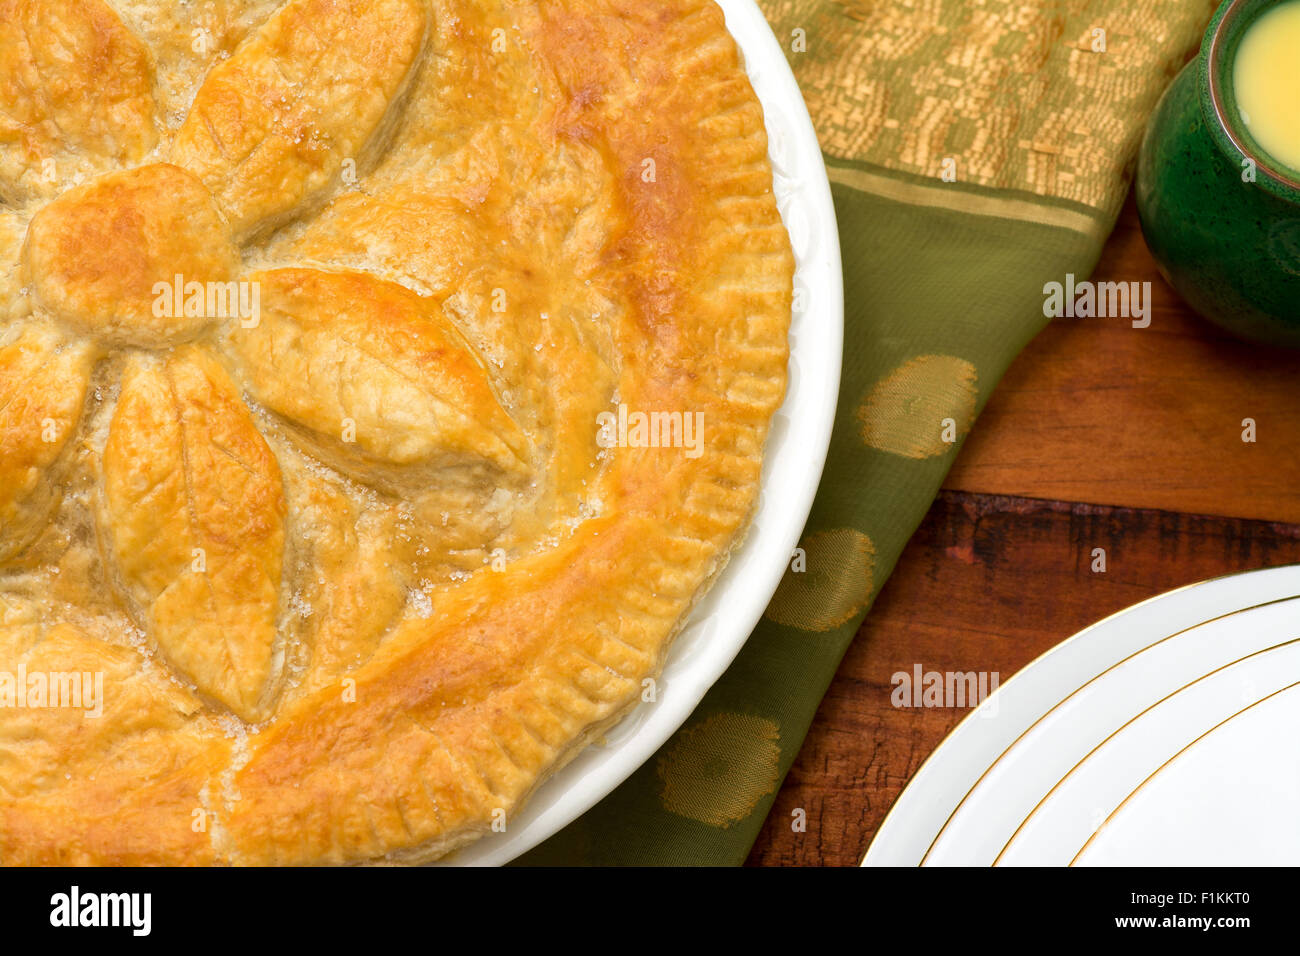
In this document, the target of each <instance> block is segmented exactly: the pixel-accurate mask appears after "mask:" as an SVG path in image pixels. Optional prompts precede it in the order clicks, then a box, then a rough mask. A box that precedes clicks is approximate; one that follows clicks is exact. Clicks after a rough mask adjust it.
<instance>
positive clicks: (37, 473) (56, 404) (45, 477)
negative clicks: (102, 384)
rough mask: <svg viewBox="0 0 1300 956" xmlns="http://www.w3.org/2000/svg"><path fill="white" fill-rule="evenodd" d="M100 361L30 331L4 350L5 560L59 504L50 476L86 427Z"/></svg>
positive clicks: (0, 516)
mask: <svg viewBox="0 0 1300 956" xmlns="http://www.w3.org/2000/svg"><path fill="white" fill-rule="evenodd" d="M93 362H94V357H93V353H92V350H91V349H90V348H89V347H88V346H86V345H66V346H65V345H62V343H61V341H60V339H59V337H58V336H57V335H56V334H55V333H54V332H51V331H48V330H44V329H38V328H36V327H34V326H33V327H29V328H27V329H25V330H23V332H22V333H21V334H20V335H19V336H18V338H17V339H15V340H14V341H13V342H12V343H10V344H9V345H8V346H7V347H5V348H0V559H4V558H7V557H10V556H12V555H13V554H15V553H17V552H18V551H20V550H21V549H22V548H24V547H26V545H28V544H29V543H30V542H31V539H32V537H33V536H34V535H36V534H37V533H39V532H40V531H41V529H42V528H44V527H45V524H46V522H47V521H48V519H49V516H50V512H51V511H52V510H53V508H54V506H55V505H57V504H58V501H59V483H58V481H57V480H56V478H55V476H54V475H53V474H52V471H51V469H52V468H53V467H54V465H55V464H56V462H58V461H59V460H60V458H61V456H62V454H63V450H64V448H65V447H66V446H67V444H68V439H69V438H71V437H72V435H73V433H74V432H75V431H76V427H77V424H78V422H80V421H81V410H82V407H83V406H84V405H85V401H86V387H87V385H88V384H89V382H90V369H91V366H92V364H93Z"/></svg>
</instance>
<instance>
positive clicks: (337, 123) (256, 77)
mask: <svg viewBox="0 0 1300 956" xmlns="http://www.w3.org/2000/svg"><path fill="white" fill-rule="evenodd" d="M427 19H428V17H427V13H426V10H425V6H424V3H423V0H293V2H290V3H287V4H285V6H284V7H282V8H281V9H280V10H279V11H278V12H277V13H276V14H275V15H273V16H272V17H271V18H270V19H269V20H267V22H266V23H265V24H263V26H262V27H261V29H259V30H258V31H257V33H255V34H254V35H253V36H252V37H250V38H249V39H248V40H247V41H245V42H244V43H243V44H242V45H241V46H240V47H239V49H238V50H236V51H235V55H234V56H232V57H231V58H230V59H229V60H227V61H225V62H224V63H221V64H219V65H217V66H216V67H214V68H213V69H212V71H211V72H210V73H209V74H208V77H207V79H206V80H205V81H204V83H203V86H202V87H201V88H200V89H199V92H198V95H197V96H196V97H195V100H194V105H193V107H192V108H191V109H190V112H189V115H188V116H187V117H186V120H185V124H184V125H183V126H182V127H181V129H180V133H179V134H178V135H177V138H176V142H175V143H174V144H173V147H172V161H173V162H175V163H177V164H179V165H181V166H184V167H186V168H187V169H189V170H191V171H192V172H194V173H195V174H197V175H198V177H199V178H200V179H201V180H203V182H204V183H205V184H206V185H207V187H208V188H209V189H210V190H211V191H212V194H213V196H215V197H216V200H217V204H218V205H219V206H220V207H221V209H222V211H223V212H224V213H225V214H226V218H227V219H229V220H230V223H231V226H232V228H233V229H234V230H235V231H236V232H237V233H246V232H249V231H253V230H256V229H257V228H259V227H260V226H266V225H273V224H274V223H275V222H276V221H277V220H278V219H279V218H280V217H282V216H283V215H284V214H285V213H288V212H290V211H291V210H293V209H294V208H295V207H296V206H298V205H299V204H300V203H302V202H303V201H304V200H307V199H309V198H311V197H313V196H314V195H316V194H318V193H319V192H320V191H321V190H323V189H325V188H326V187H327V186H329V185H330V184H331V183H332V182H333V181H334V179H335V177H336V176H338V175H339V173H340V171H341V170H342V168H343V163H344V162H345V161H346V160H349V159H350V160H353V161H354V162H356V161H359V160H360V159H361V155H360V154H361V153H362V152H363V151H364V149H365V147H366V145H367V144H368V143H369V142H370V141H371V138H372V137H373V136H374V134H375V133H376V132H377V131H378V130H379V129H380V127H381V126H383V124H384V121H385V119H386V118H387V117H388V116H389V113H390V110H389V108H390V107H391V106H392V104H393V102H394V100H396V99H397V97H398V95H399V94H400V93H401V91H402V89H403V88H404V86H405V84H406V81H407V78H408V76H409V75H410V73H411V68H412V67H413V66H414V64H415V62H416V59H417V57H418V56H419V52H420V48H421V46H422V45H423V42H424V36H425V31H426V26H427Z"/></svg>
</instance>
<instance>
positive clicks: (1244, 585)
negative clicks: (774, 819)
mask: <svg viewBox="0 0 1300 956" xmlns="http://www.w3.org/2000/svg"><path fill="white" fill-rule="evenodd" d="M1297 729H1300V566H1288V567H1282V568H1270V569H1267V570H1261V571H1251V572H1246V573H1243V574H1237V575H1230V576H1228V577H1224V578H1218V579H1216V580H1213V581H1206V582H1203V583H1201V584H1195V585H1191V586H1190V587H1187V588H1183V589H1180V590H1177V591H1172V592H1170V593H1168V594H1164V595H1161V596H1159V597H1156V598H1153V599H1151V600H1149V601H1146V602H1144V603H1142V604H1139V605H1136V606H1134V607H1132V608H1129V609H1128V610H1126V611H1122V612H1120V613H1119V614H1116V615H1114V616H1112V617H1109V618H1107V619H1106V620H1104V621H1102V622H1100V623H1099V624H1096V625H1094V626H1092V627H1090V628H1088V629H1086V630H1084V631H1082V632H1080V633H1079V634H1077V635H1075V636H1074V637H1073V638H1071V639H1070V640H1068V641H1066V642H1064V643H1063V644H1061V645H1059V646H1057V647H1056V648H1054V649H1053V650H1051V651H1049V652H1048V653H1047V654H1045V655H1043V656H1042V657H1040V658H1039V659H1038V660H1037V661H1035V662H1033V663H1032V664H1030V665H1029V666H1028V667H1026V668H1025V669H1024V670H1022V671H1021V672H1020V673H1019V674H1017V675H1016V676H1015V677H1014V678H1013V679H1012V680H1010V681H1008V682H1007V683H1006V684H1004V685H1003V686H1002V687H1001V688H1000V689H999V690H998V691H997V693H995V694H994V695H993V696H991V697H990V698H988V700H986V701H985V702H984V703H983V704H982V705H981V706H980V707H979V708H977V709H976V710H975V711H974V712H972V713H971V714H970V715H969V716H968V717H967V718H966V719H965V720H964V721H962V723H961V724H960V725H958V727H957V729H956V730H954V731H953V733H952V734H950V735H949V737H948V738H947V739H946V740H945V741H944V742H943V743H942V744H941V745H940V746H939V748H938V749H937V750H936V751H935V752H934V754H932V755H931V757H930V759H929V760H927V761H926V762H925V764H924V765H923V766H922V767H921V769H920V770H919V771H918V772H917V774H916V776H915V777H914V778H913V780H912V781H911V783H910V784H909V785H908V787H907V789H906V790H905V791H904V792H903V794H902V796H900V798H899V799H898V801H897V803H896V804H895V805H894V807H893V809H891V810H890V812H889V815H888V816H887V817H886V819H885V822H884V823H883V824H882V826H881V828H880V831H879V832H878V833H877V835H876V838H875V840H874V841H873V842H872V844H871V848H870V849H869V850H868V852H867V855H866V859H865V860H864V861H863V865H864V866H891V865H894V866H915V865H927V866H943V865H950V866H952V865H957V866H960V865H967V866H988V865H1037V866H1053V865H1061V866H1068V865H1232V864H1241V865H1286V864H1291V865H1294V864H1297V863H1300V814H1297V813H1296V812H1295V808H1296V807H1297V806H1298V805H1300V739H1298V738H1297V734H1296V730H1297Z"/></svg>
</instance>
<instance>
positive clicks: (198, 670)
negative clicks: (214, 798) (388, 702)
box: [104, 346, 284, 720]
mask: <svg viewBox="0 0 1300 956" xmlns="http://www.w3.org/2000/svg"><path fill="white" fill-rule="evenodd" d="M104 488H105V498H106V505H107V519H108V520H107V525H108V528H109V531H110V534H111V538H112V548H113V553H114V556H115V560H116V564H117V567H118V569H119V570H120V573H121V575H122V578H123V580H124V581H125V583H126V584H127V586H128V587H129V588H130V590H131V593H132V595H133V596H134V597H135V599H136V600H137V601H138V602H139V604H140V605H141V607H142V608H143V610H144V615H145V618H146V622H147V625H148V628H149V630H150V632H151V634H152V636H153V639H154V641H156V643H157V645H158V647H159V648H160V649H161V650H162V652H163V654H164V655H165V656H166V657H167V658H168V659H169V660H170V661H171V662H172V664H173V665H175V666H176V667H177V668H178V669H179V670H181V671H182V672H183V673H185V674H186V675H188V676H189V677H190V678H191V679H192V680H193V681H194V683H195V684H196V685H197V686H198V688H199V690H201V691H202V692H203V693H205V694H207V695H208V696H210V697H213V698H215V699H216V700H219V701H221V702H222V703H223V704H225V705H226V706H227V707H229V708H230V709H231V710H233V711H234V712H235V713H236V714H238V715H239V716H240V717H243V718H244V719H246V720H258V719H261V718H262V717H263V716H265V714H266V713H267V708H268V705H269V704H270V697H271V696H272V689H273V688H272V687H271V684H272V677H273V676H274V675H273V656H274V655H273V650H274V644H275V636H276V618H277V613H278V607H279V603H280V578H281V572H282V567H283V560H284V497H283V488H282V485H281V478H280V469H279V465H278V464H277V463H276V460H275V458H274V456H273V455H272V453H271V449H270V448H269V447H268V446H267V444H266V441H265V439H263V438H262V436H261V434H260V433H259V432H258V431H257V429H256V428H255V427H254V425H253V422H252V420H251V418H250V417H249V415H248V411H247V410H246V409H245V408H244V405H243V403H242V402H241V401H240V397H239V394H238V392H237V391H236V389H235V386H234V384H233V383H232V382H231V381H230V378H229V376H227V375H226V373H225V371H224V369H222V368H221V366H220V365H219V364H217V362H216V361H215V360H214V359H212V358H211V357H210V356H208V355H207V353H205V352H203V351H201V350H199V349H197V348H195V347H192V346H187V347H184V348H181V349H178V350H176V352H174V353H173V354H172V355H171V356H169V357H167V358H165V359H158V358H152V357H145V356H137V357H134V358H133V359H132V360H131V364H130V366H129V367H128V369H127V371H126V373H125V376H124V379H123V382H122V394H121V398H120V399H119V400H118V404H117V408H116V410H115V412H114V415H113V422H112V425H111V426H110V428H109V433H108V441H107V444H106V446H105V448H104Z"/></svg>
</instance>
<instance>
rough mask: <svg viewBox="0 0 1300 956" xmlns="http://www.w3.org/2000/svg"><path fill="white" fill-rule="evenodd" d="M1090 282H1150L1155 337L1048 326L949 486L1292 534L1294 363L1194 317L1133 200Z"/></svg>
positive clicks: (1297, 450) (1073, 323)
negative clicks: (1281, 524)
mask: <svg viewBox="0 0 1300 956" xmlns="http://www.w3.org/2000/svg"><path fill="white" fill-rule="evenodd" d="M1062 278H1064V277H1062ZM1093 278H1094V279H1095V280H1104V281H1136V282H1149V283H1151V300H1152V312H1151V326H1150V327H1149V328H1145V329H1135V328H1133V327H1132V325H1131V322H1130V321H1129V320H1127V319H1119V318H1105V319H1103V318H1088V319H1083V318H1075V319H1057V320H1054V321H1053V322H1052V323H1051V324H1050V325H1049V326H1048V327H1047V329H1046V330H1044V332H1043V333H1042V334H1041V335H1039V336H1038V338H1036V339H1035V340H1034V341H1033V342H1032V343H1031V344H1030V345H1029V347H1028V348H1027V349H1025V351H1024V352H1023V353H1022V354H1021V355H1020V357H1019V358H1018V359H1017V360H1016V361H1015V363H1014V364H1013V365H1012V367H1011V369H1010V370H1009V371H1008V373H1007V375H1006V377H1005V378H1004V379H1003V380H1002V383H1001V384H1000V385H999V386H998V387H997V389H996V390H995V391H994V393H993V397H992V398H991V399H990V400H989V403H988V407H987V408H986V409H985V411H984V414H983V415H982V416H981V417H980V420H979V422H978V423H977V424H976V426H975V428H974V429H973V430H972V433H971V435H970V438H969V439H968V440H967V442H966V445H965V447H964V448H963V449H962V452H961V455H960V456H959V457H958V459H957V461H956V463H955V464H954V466H953V469H952V472H951V473H950V474H949V476H948V481H947V483H946V485H945V487H947V488H950V489H959V490H962V491H973V492H980V493H985V494H1013V495H1024V496H1027V497H1033V498H1046V499H1053V500H1063V501H1086V502H1091V503H1095V504H1114V505H1125V506H1129V507H1142V508H1158V509H1163V510H1168V511H1183V512H1190V513H1195V514H1219V515H1230V516H1235V517H1244V518H1260V519H1265V520H1273V521H1288V522H1300V352H1294V351H1286V350H1281V349H1270V348H1264V347H1260V346H1252V345H1246V344H1244V343H1240V342H1238V341H1236V340H1235V339H1232V338H1230V337H1229V336H1228V335H1227V333H1224V332H1221V331H1220V330H1219V329H1218V328H1217V327H1216V326H1212V325H1210V324H1209V323H1207V322H1205V321H1204V320H1202V319H1200V318H1198V317H1197V316H1196V315H1194V314H1193V313H1191V312H1190V310H1188V309H1187V308H1186V307H1185V306H1184V305H1183V304H1182V302H1181V300H1179V299H1178V297H1177V295H1176V293H1174V291H1173V290H1172V289H1171V288H1170V287H1169V286H1168V285H1167V284H1166V283H1165V281H1164V280H1163V279H1162V278H1160V275H1159V273H1158V272H1157V270H1156V265H1155V262H1154V261H1153V260H1152V259H1151V256H1150V254H1149V253H1148V252H1147V249H1146V246H1145V244H1144V243H1143V240H1142V233H1141V230H1140V228H1139V225H1138V220H1137V211H1136V209H1135V207H1134V205H1133V202H1132V200H1131V199H1130V200H1129V203H1128V205H1127V206H1126V207H1125V209H1124V212H1123V214H1122V215H1121V217H1120V221H1119V224H1118V225H1117V227H1116V230H1115V233H1114V234H1113V235H1112V237H1111V239H1110V241H1109V242H1108V243H1107V245H1106V248H1105V251H1104V253H1103V256H1102V260H1101V262H1100V264H1099V265H1098V268H1097V271H1096V273H1095V275H1094V276H1093ZM1245 418H1252V419H1254V420H1255V423H1256V431H1257V441H1256V442H1255V443H1253V444H1248V443H1245V442H1243V441H1242V430H1243V429H1242V420H1243V419H1245Z"/></svg>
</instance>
